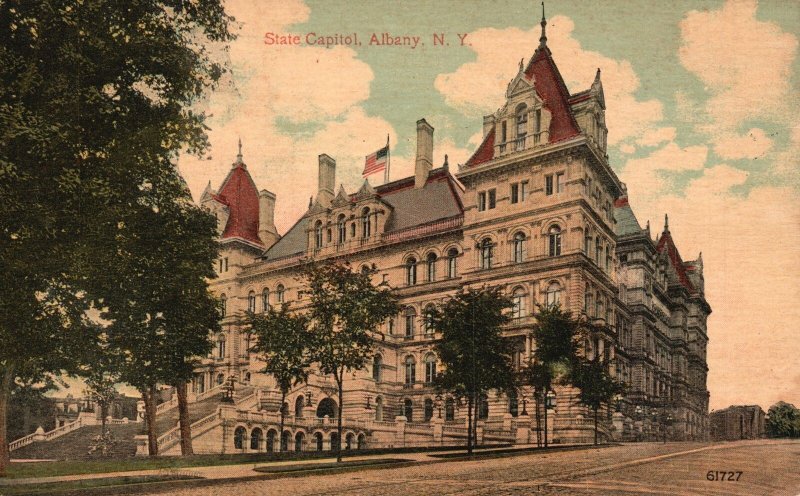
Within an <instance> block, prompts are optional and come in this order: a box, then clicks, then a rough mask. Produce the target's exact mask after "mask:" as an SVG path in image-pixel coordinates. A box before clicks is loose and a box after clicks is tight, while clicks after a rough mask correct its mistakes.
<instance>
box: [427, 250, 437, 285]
mask: <svg viewBox="0 0 800 496" xmlns="http://www.w3.org/2000/svg"><path fill="white" fill-rule="evenodd" d="M425 263H426V265H425V272H426V274H425V275H426V276H427V278H428V282H433V281H435V280H436V254H435V253H428V256H427V258H426V259H425Z"/></svg>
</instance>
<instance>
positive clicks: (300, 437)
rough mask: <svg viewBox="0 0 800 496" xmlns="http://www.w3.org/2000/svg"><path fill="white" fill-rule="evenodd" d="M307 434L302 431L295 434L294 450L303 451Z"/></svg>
mask: <svg viewBox="0 0 800 496" xmlns="http://www.w3.org/2000/svg"><path fill="white" fill-rule="evenodd" d="M305 439H306V436H305V435H304V434H303V433H302V432H298V433H297V434H295V436H294V450H295V451H296V452H298V453H299V452H301V451H303V441H305Z"/></svg>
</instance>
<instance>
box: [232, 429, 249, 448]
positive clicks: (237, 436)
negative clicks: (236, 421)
mask: <svg viewBox="0 0 800 496" xmlns="http://www.w3.org/2000/svg"><path fill="white" fill-rule="evenodd" d="M246 437H247V430H246V429H245V428H244V427H241V426H240V427H237V428H236V430H235V431H233V447H234V448H236V449H244V439H245V438H246Z"/></svg>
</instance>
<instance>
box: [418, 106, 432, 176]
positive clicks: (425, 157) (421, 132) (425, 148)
mask: <svg viewBox="0 0 800 496" xmlns="http://www.w3.org/2000/svg"><path fill="white" fill-rule="evenodd" d="M432 167H433V128H432V127H431V125H430V124H428V122H427V121H426V120H425V119H420V120H418V121H417V164H416V167H415V168H414V187H415V188H422V187H423V186H425V182H426V181H427V180H428V174H429V173H430V171H431V168H432Z"/></svg>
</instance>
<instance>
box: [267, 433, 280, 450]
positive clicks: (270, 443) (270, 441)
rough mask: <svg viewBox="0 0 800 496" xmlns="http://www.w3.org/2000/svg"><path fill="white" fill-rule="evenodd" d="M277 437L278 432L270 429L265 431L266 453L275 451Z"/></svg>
mask: <svg viewBox="0 0 800 496" xmlns="http://www.w3.org/2000/svg"><path fill="white" fill-rule="evenodd" d="M276 437H278V431H276V430H275V429H270V430H269V431H267V453H272V452H273V451H275V438H276Z"/></svg>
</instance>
